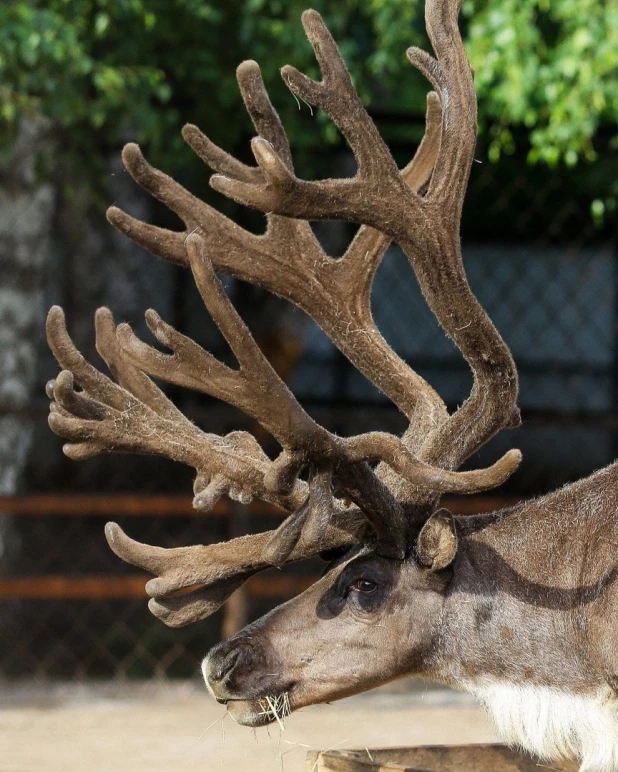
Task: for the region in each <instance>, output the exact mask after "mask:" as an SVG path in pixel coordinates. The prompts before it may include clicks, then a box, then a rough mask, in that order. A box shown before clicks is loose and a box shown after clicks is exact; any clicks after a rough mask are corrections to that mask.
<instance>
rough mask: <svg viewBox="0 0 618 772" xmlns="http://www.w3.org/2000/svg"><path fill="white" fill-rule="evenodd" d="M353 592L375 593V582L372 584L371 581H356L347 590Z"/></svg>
mask: <svg viewBox="0 0 618 772" xmlns="http://www.w3.org/2000/svg"><path fill="white" fill-rule="evenodd" d="M348 589H349V590H351V591H353V592H363V593H370V592H375V591H376V590H377V589H378V585H377V584H376V582H372V581H371V579H356V580H355V581H354V582H352V584H351V585H350V586H349V588H348Z"/></svg>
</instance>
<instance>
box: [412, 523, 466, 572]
mask: <svg viewBox="0 0 618 772" xmlns="http://www.w3.org/2000/svg"><path fill="white" fill-rule="evenodd" d="M456 552H457V531H456V530H455V518H454V517H453V515H452V514H451V513H450V512H449V511H448V509H439V510H438V511H437V512H435V513H434V514H433V515H432V516H431V517H430V518H429V520H428V521H427V522H426V523H425V525H424V526H423V528H422V530H421V532H420V534H419V536H418V541H417V543H416V554H417V556H418V561H419V563H420V564H421V565H422V566H426V567H427V568H429V569H431V570H432V571H440V570H441V569H442V568H446V567H447V566H448V565H450V563H451V562H452V561H453V558H454V557H455V554H456Z"/></svg>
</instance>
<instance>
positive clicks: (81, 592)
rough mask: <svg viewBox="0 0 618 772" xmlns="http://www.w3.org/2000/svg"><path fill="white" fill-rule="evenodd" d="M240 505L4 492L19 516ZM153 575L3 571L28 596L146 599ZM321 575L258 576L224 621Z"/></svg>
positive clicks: (2, 503)
mask: <svg viewBox="0 0 618 772" xmlns="http://www.w3.org/2000/svg"><path fill="white" fill-rule="evenodd" d="M516 501H517V499H507V498H505V497H497V496H482V497H481V496H474V497H467V498H464V497H458V498H453V499H449V498H448V497H447V498H446V499H445V500H444V505H445V506H447V507H448V508H449V509H451V511H453V512H455V513H458V514H470V513H474V512H489V511H492V510H495V509H500V508H502V507H504V506H507V505H509V504H513V503H516ZM237 512H238V509H237V507H236V506H235V505H233V504H231V503H230V502H228V501H220V502H219V503H218V504H217V505H216V507H215V508H214V509H213V510H212V511H211V512H209V513H207V514H203V513H199V512H196V511H195V510H194V509H193V507H192V504H191V498H190V497H189V496H173V495H156V496H134V495H122V494H112V495H107V494H94V495H93V494H90V495H81V494H31V495H24V496H0V515H7V516H14V517H53V516H63V517H105V518H110V519H112V518H118V517H123V518H125V517H200V518H212V517H224V518H229V519H230V529H231V530H233V520H234V517H235V513H237ZM246 514H247V516H248V517H252V516H258V515H259V516H261V517H264V516H266V517H272V518H273V520H274V521H275V523H276V522H278V521H279V520H280V519H281V517H282V513H281V512H280V511H278V510H276V509H275V508H273V507H271V506H268V505H266V504H262V503H260V502H254V503H253V504H251V505H250V506H249V507H248V508H247V509H246ZM148 579H149V576H147V575H146V574H142V573H135V574H130V575H123V576H114V575H101V574H93V575H82V576H68V575H57V574H52V575H39V576H0V599H8V598H12V599H16V598H17V599H22V600H95V599H120V598H146V593H145V590H144V585H145V584H146V582H147V581H148ZM313 581H315V577H294V576H289V575H285V574H284V575H280V574H272V575H268V576H255V577H253V578H252V579H250V580H249V581H248V582H247V584H246V585H245V588H244V591H243V592H244V598H245V600H244V601H243V600H242V599H239V598H238V597H237V598H236V599H231V603H230V605H229V606H228V611H227V615H226V622H225V623H224V625H225V627H226V629H227V633H228V634H229V633H230V631H233V630H234V629H236V628H238V627H239V626H242V624H243V618H244V616H245V607H246V598H247V597H250V598H272V599H273V600H277V599H283V598H286V597H291V596H293V595H295V594H297V593H299V592H301V591H302V590H304V589H305V588H306V587H308V586H309V585H310V584H311V583H312V582H313Z"/></svg>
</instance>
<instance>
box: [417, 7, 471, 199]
mask: <svg viewBox="0 0 618 772" xmlns="http://www.w3.org/2000/svg"><path fill="white" fill-rule="evenodd" d="M461 3H462V0H446V1H445V0H428V1H427V3H426V6H425V22H426V26H427V32H428V34H429V39H430V41H431V44H432V46H433V49H434V51H435V53H436V55H437V57H438V62H439V72H440V76H439V78H440V87H441V88H440V90H439V92H438V93H440V94H441V96H442V97H443V101H444V102H445V104H447V108H446V115H445V118H446V120H445V121H444V127H443V137H442V147H441V149H440V154H439V156H438V159H437V161H436V169H435V174H434V178H433V179H432V183H431V186H430V195H435V196H436V197H440V198H441V199H442V200H445V201H447V200H452V201H455V202H457V204H458V205H459V209H460V210H461V206H462V205H463V199H464V196H465V192H466V187H467V184H468V177H469V174H470V167H471V165H472V160H473V158H474V149H475V146H476V133H477V104H476V94H475V91H474V73H473V71H472V68H471V67H470V63H469V61H468V57H467V55H466V51H465V49H464V46H463V42H462V39H461V35H460V32H459V25H458V16H459V11H460V8H461Z"/></svg>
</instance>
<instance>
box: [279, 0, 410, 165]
mask: <svg viewBox="0 0 618 772" xmlns="http://www.w3.org/2000/svg"><path fill="white" fill-rule="evenodd" d="M302 23H303V27H304V29H305V34H306V35H307V39H308V40H309V42H310V43H311V46H312V48H313V50H314V52H315V56H316V59H317V60H318V64H319V65H320V69H321V70H322V77H323V79H322V81H321V82H319V83H318V82H317V81H315V80H312V79H311V78H308V77H307V76H306V75H303V74H302V73H300V72H299V71H298V70H297V69H296V68H295V67H291V66H290V65H286V66H285V67H283V68H282V69H281V77H282V78H283V80H284V82H285V84H286V86H287V87H288V88H289V89H290V90H291V91H292V92H293V93H295V94H296V95H297V96H299V97H300V98H301V99H304V100H305V101H306V102H309V103H310V104H312V105H315V106H316V107H320V108H321V109H322V110H324V112H325V113H327V115H329V116H330V117H331V118H332V120H333V122H334V123H335V124H336V126H337V127H338V128H339V130H340V131H341V132H342V134H343V135H344V136H345V137H346V139H347V140H348V142H349V143H350V147H351V148H352V151H353V152H354V155H355V157H356V159H357V162H358V165H359V174H360V175H361V176H364V175H370V174H372V173H374V174H376V173H380V174H384V167H385V166H386V167H387V168H388V167H389V166H390V167H392V168H391V173H392V174H393V175H394V174H395V172H396V171H397V167H396V166H395V162H394V160H393V157H392V156H391V154H390V152H389V150H388V148H387V147H386V144H385V143H384V140H383V139H382V137H381V136H380V134H379V133H378V130H377V129H376V127H375V124H374V123H373V121H372V120H371V119H370V118H369V116H368V115H367V112H366V110H365V108H364V107H363V105H362V103H361V101H360V99H359V97H358V94H357V93H356V90H355V88H354V86H353V85H352V79H351V78H350V75H349V73H348V70H347V68H346V66H345V62H344V61H343V57H342V56H341V54H340V52H339V48H338V46H337V44H336V43H335V41H334V40H333V37H332V35H331V34H330V32H329V30H328V28H327V27H326V25H325V24H324V22H323V21H322V17H321V16H320V14H319V13H317V11H313V10H308V11H305V12H304V13H303V15H302Z"/></svg>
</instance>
